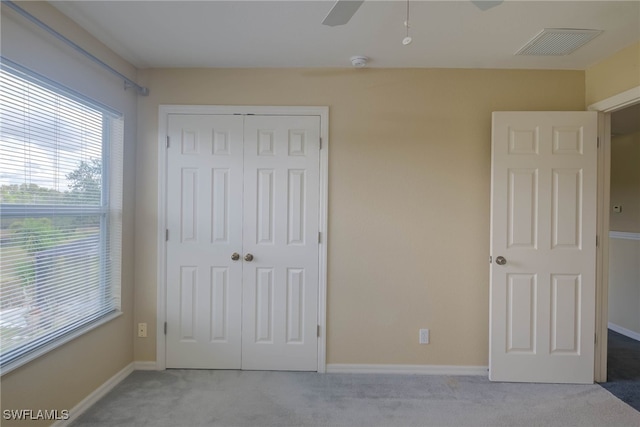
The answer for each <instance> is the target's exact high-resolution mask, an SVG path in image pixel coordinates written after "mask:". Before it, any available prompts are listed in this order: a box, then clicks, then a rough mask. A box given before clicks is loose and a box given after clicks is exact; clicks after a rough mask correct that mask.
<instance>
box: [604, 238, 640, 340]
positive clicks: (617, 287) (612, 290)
mask: <svg viewBox="0 0 640 427" xmlns="http://www.w3.org/2000/svg"><path fill="white" fill-rule="evenodd" d="M609 322H610V323H613V324H615V325H617V326H621V327H623V328H625V329H628V330H630V331H632V332H635V333H636V334H639V335H640V240H632V239H618V238H614V239H611V240H610V241H609Z"/></svg>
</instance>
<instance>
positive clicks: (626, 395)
mask: <svg viewBox="0 0 640 427" xmlns="http://www.w3.org/2000/svg"><path fill="white" fill-rule="evenodd" d="M600 385H601V386H602V387H604V388H605V389H607V390H609V391H610V392H611V393H612V394H614V395H615V396H616V397H617V398H619V399H620V400H622V401H623V402H626V403H627V404H629V405H631V406H632V407H633V408H635V409H636V410H638V411H640V341H636V340H634V339H631V338H629V337H626V336H624V335H622V334H619V333H617V332H614V331H612V330H611V329H609V356H608V362H607V382H606V383H602V384H600Z"/></svg>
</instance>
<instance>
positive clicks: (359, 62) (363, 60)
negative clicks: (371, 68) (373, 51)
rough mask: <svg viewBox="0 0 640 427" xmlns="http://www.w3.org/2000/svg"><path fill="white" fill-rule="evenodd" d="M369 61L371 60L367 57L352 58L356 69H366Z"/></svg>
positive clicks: (352, 63)
mask: <svg viewBox="0 0 640 427" xmlns="http://www.w3.org/2000/svg"><path fill="white" fill-rule="evenodd" d="M368 61H369V58H367V57H366V56H352V57H351V65H353V66H354V67H355V68H364V67H366V66H367V62H368Z"/></svg>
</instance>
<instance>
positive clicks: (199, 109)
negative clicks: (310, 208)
mask: <svg viewBox="0 0 640 427" xmlns="http://www.w3.org/2000/svg"><path fill="white" fill-rule="evenodd" d="M169 114H212V115H213V114H216V115H233V114H242V115H248V114H254V115H263V116H319V117H320V138H321V150H320V177H319V178H320V188H319V195H318V196H319V216H318V222H319V224H318V226H319V231H320V233H321V236H322V238H321V239H320V243H319V250H318V325H319V326H320V331H319V334H318V335H319V336H318V372H319V373H324V372H326V353H327V333H326V331H327V248H328V244H327V243H328V238H327V235H328V233H327V231H328V224H329V221H328V214H329V211H328V207H329V203H328V202H329V107H326V106H301V107H295V106H291V107H276V106H232V105H177V104H176V105H170V104H162V105H160V106H159V107H158V207H157V215H158V229H157V234H156V237H157V239H158V245H157V306H156V367H157V369H158V370H164V369H166V340H165V334H164V322H165V321H166V318H167V317H166V315H167V307H166V292H167V281H166V268H167V264H166V259H167V258H166V253H167V249H166V247H167V244H166V241H165V230H166V228H167V225H166V224H167V214H166V206H167V204H166V192H167V146H166V141H167V135H168V133H167V131H168V129H167V124H168V117H169Z"/></svg>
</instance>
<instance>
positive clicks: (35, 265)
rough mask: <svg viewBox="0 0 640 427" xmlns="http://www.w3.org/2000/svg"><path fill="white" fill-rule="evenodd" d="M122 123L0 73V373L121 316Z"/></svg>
mask: <svg viewBox="0 0 640 427" xmlns="http://www.w3.org/2000/svg"><path fill="white" fill-rule="evenodd" d="M122 144H123V120H122V117H121V115H119V114H117V113H115V112H114V111H111V110H109V109H108V108H106V107H104V106H101V105H100V104H98V103H96V102H92V101H90V100H89V99H87V98H85V97H83V96H82V95H79V94H77V93H74V92H72V91H71V90H68V89H65V88H63V87H61V86H60V85H57V84H55V83H54V82H51V81H49V80H47V79H46V78H44V77H42V76H39V75H36V74H35V73H33V72H30V71H29V70H26V69H24V68H22V67H20V66H19V65H17V64H15V63H12V62H11V61H9V60H6V59H4V58H3V59H2V62H1V63H0V368H1V369H2V370H3V371H6V370H7V367H8V366H12V365H15V364H19V363H20V360H21V359H24V358H27V357H28V356H29V355H31V354H33V353H34V352H39V351H42V349H43V348H45V349H46V348H48V347H53V346H55V345H56V343H59V342H61V341H64V340H65V339H66V338H68V337H69V335H70V334H77V333H78V332H79V331H81V330H83V328H84V329H87V328H89V327H91V326H92V325H94V324H95V323H96V322H99V321H100V319H102V318H104V317H105V316H109V315H111V314H113V313H114V312H117V311H119V309H120V262H121V216H122V215H121V213H122Z"/></svg>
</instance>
